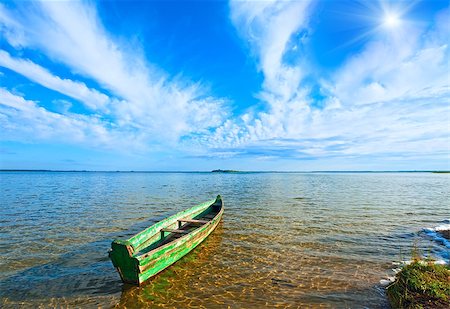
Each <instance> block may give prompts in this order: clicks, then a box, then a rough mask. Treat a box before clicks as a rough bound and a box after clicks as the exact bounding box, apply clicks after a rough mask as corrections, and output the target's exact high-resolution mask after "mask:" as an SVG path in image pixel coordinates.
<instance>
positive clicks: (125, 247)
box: [109, 240, 139, 285]
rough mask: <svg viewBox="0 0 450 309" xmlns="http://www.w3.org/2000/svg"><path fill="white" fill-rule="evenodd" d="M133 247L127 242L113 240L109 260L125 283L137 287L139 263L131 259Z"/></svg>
mask: <svg viewBox="0 0 450 309" xmlns="http://www.w3.org/2000/svg"><path fill="white" fill-rule="evenodd" d="M133 251H134V250H133V247H132V246H131V243H130V242H129V241H127V240H114V241H113V242H112V243H111V250H110V251H109V258H110V259H111V261H112V263H113V265H114V267H115V268H116V269H117V271H118V272H119V275H120V278H121V279H122V281H123V282H125V283H131V284H138V285H139V261H138V260H137V259H136V258H134V257H133Z"/></svg>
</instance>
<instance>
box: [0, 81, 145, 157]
mask: <svg viewBox="0 0 450 309" xmlns="http://www.w3.org/2000/svg"><path fill="white" fill-rule="evenodd" d="M0 125H1V127H2V131H1V133H0V138H1V139H2V140H20V141H28V142H36V141H39V140H50V141H56V142H63V143H72V144H82V145H86V146H93V147H101V148H106V149H114V150H116V151H117V150H119V148H118V147H117V146H116V145H119V144H120V145H121V147H125V148H122V149H126V148H129V149H130V148H131V149H134V150H135V151H138V150H139V149H138V148H137V147H138V146H139V145H142V143H141V141H139V139H140V136H139V134H137V132H129V131H125V130H117V129H116V128H114V124H112V123H108V122H107V121H104V120H101V119H99V118H98V117H96V116H87V115H79V114H69V113H68V114H65V115H62V114H59V113H53V112H50V111H48V110H46V109H44V108H42V107H40V106H39V105H38V104H37V103H36V102H34V101H30V100H26V99H24V98H23V97H21V96H19V95H16V94H13V93H11V92H9V91H8V90H6V89H4V88H0Z"/></svg>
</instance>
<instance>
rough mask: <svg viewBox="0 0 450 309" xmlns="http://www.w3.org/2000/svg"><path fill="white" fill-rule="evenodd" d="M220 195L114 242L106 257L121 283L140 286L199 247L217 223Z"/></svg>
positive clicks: (221, 207) (220, 206)
mask: <svg viewBox="0 0 450 309" xmlns="http://www.w3.org/2000/svg"><path fill="white" fill-rule="evenodd" d="M222 214H223V201H222V198H221V197H220V195H218V196H217V198H216V199H215V200H211V201H208V202H205V203H202V204H200V205H197V206H194V207H192V208H189V209H186V210H184V211H181V212H179V213H177V214H175V215H173V216H170V217H168V218H166V219H164V220H162V221H160V222H158V223H156V224H154V225H152V226H150V227H149V228H147V229H145V230H144V231H142V232H140V233H138V234H136V235H134V236H132V237H131V238H129V239H127V240H120V239H117V240H114V241H113V242H112V244H111V250H110V252H109V257H110V258H111V260H112V263H113V265H114V267H116V269H117V271H118V272H119V274H120V278H122V281H123V282H124V283H131V284H136V285H140V284H142V283H143V282H144V281H145V280H147V279H149V278H150V277H152V276H154V275H156V274H157V273H159V272H160V271H162V270H163V269H165V268H166V267H168V266H170V265H172V264H173V263H175V262H176V261H178V260H179V259H180V258H182V257H183V256H184V255H186V254H187V253H188V252H189V251H191V250H192V249H194V248H195V247H196V246H197V245H198V244H200V243H201V242H202V241H203V240H204V239H205V238H206V237H208V235H209V234H211V232H212V231H213V230H214V229H215V228H216V226H217V225H218V224H219V221H220V219H221V218H222Z"/></svg>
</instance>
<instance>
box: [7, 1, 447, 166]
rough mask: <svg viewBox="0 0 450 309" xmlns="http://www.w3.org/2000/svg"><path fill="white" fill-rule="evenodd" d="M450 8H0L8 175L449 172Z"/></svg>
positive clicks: (339, 4)
mask: <svg viewBox="0 0 450 309" xmlns="http://www.w3.org/2000/svg"><path fill="white" fill-rule="evenodd" d="M449 43H450V8H449V3H448V1H440V0H430V1H376V0H372V1H340V0H336V1H330V0H326V1H307V0H296V1H275V0H270V1H269V0H268V1H241V0H239V1H236V0H230V1H228V2H227V1H214V0H211V1H206V0H203V1H98V2H95V1H42V2H39V1H36V2H34V1H4V0H0V168H1V169H53V170H136V171H137V170H144V171H151V170H153V171H208V170H211V169H217V168H221V169H236V170H251V171H259V170H261V171H320V170H333V171H339V170H450V46H449Z"/></svg>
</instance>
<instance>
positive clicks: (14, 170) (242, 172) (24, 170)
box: [0, 169, 450, 174]
mask: <svg viewBox="0 0 450 309" xmlns="http://www.w3.org/2000/svg"><path fill="white" fill-rule="evenodd" d="M0 172H51V173H186V174H188V173H218V174H227V173H229V174H245V173H267V174H270V173H272V174H289V173H290V174H317V173H325V174H365V173H374V174H377V173H378V174H382V173H433V174H450V171H415V170H412V171H237V170H220V169H219V170H212V171H125V170H122V171H110V170H105V171H102V170H98V171H97V170H47V169H0Z"/></svg>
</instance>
